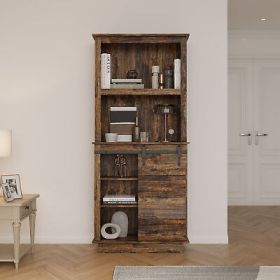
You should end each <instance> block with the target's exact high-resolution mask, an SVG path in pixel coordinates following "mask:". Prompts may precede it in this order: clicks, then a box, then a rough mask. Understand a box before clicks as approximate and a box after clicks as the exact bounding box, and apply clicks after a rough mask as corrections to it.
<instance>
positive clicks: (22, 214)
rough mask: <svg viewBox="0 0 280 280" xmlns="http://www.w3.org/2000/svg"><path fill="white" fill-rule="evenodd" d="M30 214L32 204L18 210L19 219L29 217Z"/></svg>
mask: <svg viewBox="0 0 280 280" xmlns="http://www.w3.org/2000/svg"><path fill="white" fill-rule="evenodd" d="M31 212H32V203H30V204H27V205H24V206H21V207H20V209H19V216H20V219H23V218H25V217H27V216H29V215H30V213H31Z"/></svg>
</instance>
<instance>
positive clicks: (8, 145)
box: [0, 129, 12, 196]
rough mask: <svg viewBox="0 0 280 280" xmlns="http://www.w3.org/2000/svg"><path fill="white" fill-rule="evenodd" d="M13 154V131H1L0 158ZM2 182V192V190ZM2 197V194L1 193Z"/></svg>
mask: <svg viewBox="0 0 280 280" xmlns="http://www.w3.org/2000/svg"><path fill="white" fill-rule="evenodd" d="M11 153H12V131H11V130H9V129H0V158H5V157H9V156H10V155H11ZM1 183H2V182H0V190H1ZM0 196H2V193H1V192H0Z"/></svg>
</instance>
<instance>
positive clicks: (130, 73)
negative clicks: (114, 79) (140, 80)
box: [126, 69, 138, 79]
mask: <svg viewBox="0 0 280 280" xmlns="http://www.w3.org/2000/svg"><path fill="white" fill-rule="evenodd" d="M126 77H127V78H128V79H136V78H137V77H138V73H137V71H136V70H134V69H133V70H128V72H127V74H126Z"/></svg>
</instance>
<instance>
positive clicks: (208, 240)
mask: <svg viewBox="0 0 280 280" xmlns="http://www.w3.org/2000/svg"><path fill="white" fill-rule="evenodd" d="M188 238H189V241H190V244H228V236H227V235H225V236H224V235H223V236H209V235H193V236H189V237H188Z"/></svg>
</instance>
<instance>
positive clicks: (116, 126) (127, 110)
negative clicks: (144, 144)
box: [110, 106, 137, 142]
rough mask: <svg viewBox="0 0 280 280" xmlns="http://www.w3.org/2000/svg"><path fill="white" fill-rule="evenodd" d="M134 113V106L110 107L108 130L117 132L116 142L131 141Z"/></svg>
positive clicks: (135, 109)
mask: <svg viewBox="0 0 280 280" xmlns="http://www.w3.org/2000/svg"><path fill="white" fill-rule="evenodd" d="M136 115H137V108H136V107H126V106H123V107H122V106H120V107H110V132H113V133H118V138H117V141H118V142H131V141H132V130H133V128H134V126H135V119H136Z"/></svg>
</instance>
